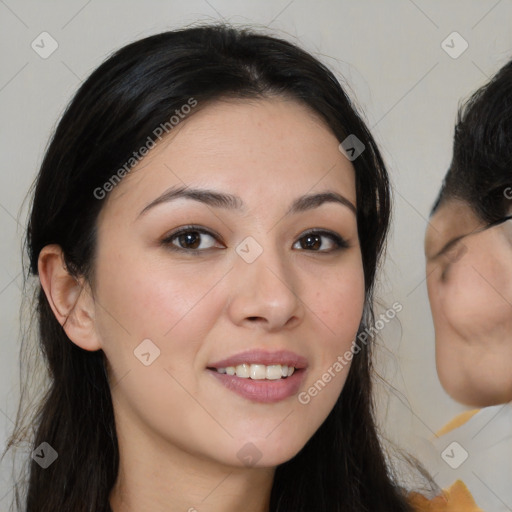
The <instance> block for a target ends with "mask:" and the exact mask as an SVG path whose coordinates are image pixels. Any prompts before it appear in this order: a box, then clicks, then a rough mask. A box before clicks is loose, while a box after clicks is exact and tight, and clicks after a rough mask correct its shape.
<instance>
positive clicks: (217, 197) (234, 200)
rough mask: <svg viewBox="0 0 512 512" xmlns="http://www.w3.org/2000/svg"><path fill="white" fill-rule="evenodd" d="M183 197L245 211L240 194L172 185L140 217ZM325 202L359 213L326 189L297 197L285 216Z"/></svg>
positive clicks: (349, 203) (342, 198) (310, 208)
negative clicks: (156, 207) (160, 205)
mask: <svg viewBox="0 0 512 512" xmlns="http://www.w3.org/2000/svg"><path fill="white" fill-rule="evenodd" d="M182 198H183V199H191V200H193V201H198V202H201V203H204V204H207V205H209V206H213V207H216V208H227V209H230V210H239V211H245V205H244V202H243V201H242V199H241V198H240V197H238V196H235V195H232V194H225V193H222V192H217V191H215V190H209V189H199V188H191V187H187V186H179V187H171V188H170V189H168V190H166V191H165V192H164V193H163V194H162V195H160V196H159V197H157V198H156V199H155V200H153V201H151V203H149V204H148V205H146V206H145V207H144V208H143V209H142V211H141V212H140V213H139V215H138V217H141V216H142V215H144V214H145V213H147V212H148V211H149V210H150V209H151V208H154V207H155V206H157V205H159V204H162V203H169V202H171V201H174V200H176V199H182ZM324 203H339V204H342V205H343V206H346V207H347V208H348V209H349V210H350V211H351V212H352V213H354V214H355V215H356V214H357V209H356V207H355V206H354V204H353V203H352V202H351V201H349V200H348V199H347V198H346V197H344V196H342V195H341V194H338V193H337V192H333V191H326V192H321V193H317V194H306V195H303V196H301V197H299V198H297V199H295V201H293V203H292V204H291V206H290V208H289V209H288V211H287V212H286V214H285V217H286V216H288V215H293V214H296V213H301V212H304V211H307V210H312V209H313V208H318V207H319V206H321V205H322V204H324Z"/></svg>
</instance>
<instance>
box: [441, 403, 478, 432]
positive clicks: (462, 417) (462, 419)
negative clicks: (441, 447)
mask: <svg viewBox="0 0 512 512" xmlns="http://www.w3.org/2000/svg"><path fill="white" fill-rule="evenodd" d="M477 412H480V409H473V410H472V411H466V412H463V413H462V414H459V415H458V416H455V418H453V420H451V421H449V422H448V423H447V424H446V425H445V426H444V427H443V428H442V429H441V430H439V432H437V433H436V435H437V436H439V437H441V436H444V435H445V434H447V433H448V432H450V431H452V430H455V429H456V428H458V427H460V426H461V425H464V423H466V421H469V420H470V419H471V418H472V417H473V416H474V415H475V414H476V413H477Z"/></svg>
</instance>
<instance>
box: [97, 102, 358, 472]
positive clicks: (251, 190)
mask: <svg viewBox="0 0 512 512" xmlns="http://www.w3.org/2000/svg"><path fill="white" fill-rule="evenodd" d="M199 107H200V105H199ZM199 107H198V108H199ZM338 144H339V142H338V140H337V139H336V137H335V136H334V135H333V134H332V133H331V132H330V130H329V129H328V128H327V127H326V126H324V124H323V123H322V122H320V121H319V120H317V119H316V118H315V117H314V116H313V115H312V114H311V113H310V112H309V111H308V110H307V109H306V108H305V107H303V106H301V105H300V104H298V103H297V102H294V101H285V100H258V101H252V102H248V101H234V100H233V101H224V102H217V103H215V104H213V105H210V106H207V107H206V108H204V109H203V110H200V111H197V112H196V113H195V114H194V115H193V116H192V117H191V118H190V119H189V120H185V121H183V122H182V123H181V124H180V125H178V126H177V127H175V128H174V129H173V131H172V132H171V134H170V135H169V136H168V138H167V139H166V140H164V141H163V142H162V143H161V144H160V145H158V146H157V147H155V148H154V149H153V150H151V151H150V153H149V154H148V156H147V157H146V158H145V159H144V160H143V161H142V162H141V163H140V164H139V165H138V168H135V169H134V170H133V171H132V172H131V173H130V174H129V175H127V176H126V177H125V178H124V179H123V180H122V181H121V183H120V184H119V185H118V186H117V187H116V188H115V189H114V190H113V191H112V192H110V194H109V196H108V197H107V199H106V204H105V205H104V208H103V210H102V212H101V214H100V217H99V219H98V246H97V254H96V259H95V278H94V299H95V304H96V305H95V328H96V332H97V334H98V336H99V338H100V340H101V344H102V348H103V350H104V352H105V354H106V357H107V359H108V362H109V374H110V375H109V376H110V379H111V388H112V396H113V403H114V409H115V413H116V428H117V430H118V436H119V438H120V440H123V439H124V440H126V442H129V443H130V445H132V448H133V449H134V450H135V451H136V452H137V453H138V454H139V456H140V457H141V458H142V457H145V456H149V454H151V456H153V455H154V454H158V455H161V454H162V452H165V453H168V454H172V455H173V456H174V457H179V455H180V454H181V455H184V454H186V455H187V456H190V455H193V456H198V457H201V458H202V459H203V460H210V461H215V462H217V463H219V462H220V463H222V464H227V465H231V466H233V465H234V466H243V465H256V466H274V465H277V464H279V463H282V462H284V461H286V460H288V459H290V458H291V457H292V456H294V455H295V454H296V453H297V452H298V451H299V450H300V449H301V448H302V447H303V446H304V444H305V443H306V442H307V440H308V439H309V438H310V437H311V436H312V435H313V434H314V432H315V431H316V430H317V429H318V427H319V426H320V425H321V423H322V422H323V421H324V420H325V418H326V417H327V415H328V414H329V412H330V411H331V409H332V407H333V405H334V403H335V401H336V400H337V398H338V396H339V394H340V392H341V389H342V388H343V385H344V382H345V379H346V377H347V374H348V371H349V368H348V367H345V368H343V370H341V371H339V372H336V373H334V376H332V374H333V371H332V367H333V365H334V363H335V362H336V361H337V358H338V356H342V355H343V354H344V353H345V351H347V350H349V349H350V347H351V343H352V341H353V340H354V337H355V335H356V333H357V329H358V326H359V323H360V319H361V315H362V309H363V302H364V277H363V267H362V261H361V253H360V248H359V241H358V233H357V223H356V215H355V212H354V207H355V206H356V192H355V179H354V169H353V167H352V165H351V163H350V162H349V161H348V160H347V158H346V157H345V156H344V155H343V154H342V153H341V152H340V151H339V150H338ZM176 191H180V192H176ZM206 191H208V192H206ZM317 194H329V195H328V196H323V195H319V196H318V195H317ZM188 225H193V227H192V228H187V227H186V226H188ZM312 232H314V233H312ZM244 365H246V366H244ZM279 365H281V366H279ZM283 366H285V368H283ZM286 366H287V367H288V370H287V368H286ZM292 366H294V367H296V368H297V369H296V370H295V372H294V374H293V375H291V376H287V377H286V378H283V377H282V375H283V373H285V374H286V375H288V374H289V373H291V369H290V367H292ZM233 367H235V368H233ZM223 368H224V369H223ZM329 369H331V380H330V382H328V383H324V382H322V383H321V384H323V386H319V385H318V384H317V388H318V387H319V388H320V389H321V391H317V393H316V395H315V396H314V397H312V398H311V400H310V401H309V402H308V403H307V404H303V403H301V401H299V400H298V395H299V393H300V392H307V391H308V389H309V388H311V387H312V386H314V384H315V382H317V381H319V380H321V379H322V376H323V374H325V373H326V372H328V371H329ZM233 371H235V375H230V373H231V374H232V373H233ZM244 372H248V373H249V374H251V376H250V377H249V378H247V374H245V373H244ZM262 377H265V378H264V379H262ZM313 394H314V391H313ZM302 402H304V400H303V401H302Z"/></svg>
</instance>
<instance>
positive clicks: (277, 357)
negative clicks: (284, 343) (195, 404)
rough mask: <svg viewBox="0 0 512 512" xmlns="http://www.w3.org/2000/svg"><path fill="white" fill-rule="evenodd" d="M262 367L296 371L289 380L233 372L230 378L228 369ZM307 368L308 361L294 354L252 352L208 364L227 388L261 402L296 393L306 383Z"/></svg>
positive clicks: (211, 371) (270, 401)
mask: <svg viewBox="0 0 512 512" xmlns="http://www.w3.org/2000/svg"><path fill="white" fill-rule="evenodd" d="M263 365H264V366H266V367H267V368H268V367H271V368H274V367H278V366H280V367H281V368H282V367H288V368H289V369H290V370H291V369H294V370H293V371H290V372H289V375H288V376H286V377H284V376H283V378H275V379H274V378H271V379H268V378H267V379H265V378H261V377H258V376H251V377H249V376H244V377H239V376H238V375H237V374H236V373H235V374H234V375H233V374H232V372H229V373H231V375H230V374H229V373H227V372H226V369H227V368H240V367H241V366H247V367H250V368H254V367H258V366H260V367H261V366H263ZM306 368H307V360H306V359H305V358H304V357H302V356H299V355H298V354H295V353H294V352H289V351H286V350H280V351H274V352H269V351H264V350H252V351H248V352H242V353H239V354H236V355H234V356H232V357H229V358H227V359H222V360H220V361H216V362H215V363H212V364H210V365H208V367H207V370H208V371H209V372H210V373H211V374H212V376H214V378H215V379H217V381H218V382H220V383H221V384H223V385H224V386H225V387H226V388H227V389H229V390H230V391H233V392H234V393H236V394H238V395H239V396H242V397H243V398H245V399H248V400H251V401H253V402H259V403H274V402H279V401H281V400H285V399H287V398H289V397H291V396H293V395H295V394H297V392H298V390H299V389H300V386H301V384H302V382H303V380H304V377H305V374H306ZM219 369H220V372H219ZM254 377H256V378H254ZM276 377H277V376H276Z"/></svg>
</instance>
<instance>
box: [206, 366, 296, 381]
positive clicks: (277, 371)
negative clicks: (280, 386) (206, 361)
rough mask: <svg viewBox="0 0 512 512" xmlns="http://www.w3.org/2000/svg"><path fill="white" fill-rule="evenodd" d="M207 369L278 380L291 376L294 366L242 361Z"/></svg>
mask: <svg viewBox="0 0 512 512" xmlns="http://www.w3.org/2000/svg"><path fill="white" fill-rule="evenodd" d="M208 370H212V371H216V372H218V373H221V374H226V375H236V376H237V377H240V378H241V379H253V380H280V379H287V378H288V377H291V376H292V375H293V374H294V372H295V370H296V368H295V367H294V366H288V365H286V364H283V365H281V364H272V365H268V366H267V365H264V364H248V363H242V364H239V365H237V366H227V367H226V368H222V367H221V368H208Z"/></svg>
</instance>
